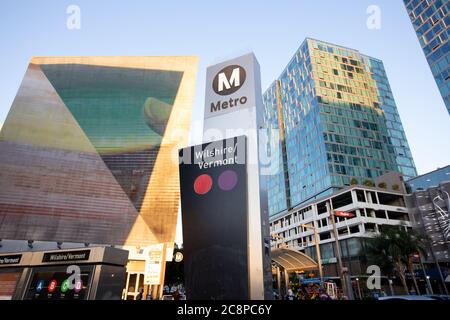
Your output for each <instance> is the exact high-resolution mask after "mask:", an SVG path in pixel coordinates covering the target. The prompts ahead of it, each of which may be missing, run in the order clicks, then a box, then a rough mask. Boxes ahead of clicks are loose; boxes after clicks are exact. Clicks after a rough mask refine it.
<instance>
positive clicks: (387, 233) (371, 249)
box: [362, 226, 428, 294]
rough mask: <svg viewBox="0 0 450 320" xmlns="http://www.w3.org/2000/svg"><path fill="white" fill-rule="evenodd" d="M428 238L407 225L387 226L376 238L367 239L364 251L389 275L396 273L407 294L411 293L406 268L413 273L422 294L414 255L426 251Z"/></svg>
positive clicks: (415, 282) (371, 260) (370, 260)
mask: <svg viewBox="0 0 450 320" xmlns="http://www.w3.org/2000/svg"><path fill="white" fill-rule="evenodd" d="M427 243H428V239H427V238H426V237H423V236H421V235H420V234H418V233H417V232H416V231H414V230H407V229H406V228H405V226H401V227H392V226H385V227H383V229H382V230H381V232H380V233H378V234H377V235H376V236H375V237H374V238H370V239H367V241H366V244H365V246H364V250H363V252H362V254H363V255H365V256H366V259H367V260H368V261H369V262H370V263H373V264H376V265H378V266H379V267H380V269H381V270H382V271H383V272H384V273H387V274H389V275H393V274H394V273H396V274H397V275H398V277H399V278H400V281H401V283H402V285H403V288H404V290H405V293H406V294H409V290H408V285H407V283H406V274H405V269H408V271H409V272H410V273H411V277H412V279H413V282H414V286H415V288H416V291H417V293H418V294H420V291H419V287H418V285H417V279H416V276H415V273H414V268H413V256H414V254H415V253H417V252H421V253H422V254H423V253H425V251H426V248H427Z"/></svg>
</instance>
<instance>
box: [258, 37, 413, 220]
mask: <svg viewBox="0 0 450 320" xmlns="http://www.w3.org/2000/svg"><path fill="white" fill-rule="evenodd" d="M277 82H278V83H279V90H278V92H277V85H276V84H277ZM277 96H278V97H279V99H280V101H278V100H277ZM263 99H264V104H265V109H266V112H265V116H266V124H267V127H268V128H269V130H273V129H276V128H279V127H280V126H279V119H278V118H277V117H278V115H279V113H277V112H276V111H275V110H276V109H275V108H276V106H277V104H278V102H281V107H282V113H281V115H282V117H283V121H282V123H283V126H282V135H283V134H284V137H285V145H286V148H285V149H286V151H285V157H284V159H285V160H286V163H285V168H286V170H287V175H286V174H283V173H278V176H277V178H276V179H269V180H270V182H269V188H268V189H269V213H270V214H271V215H274V214H277V213H279V212H281V211H283V210H285V209H286V208H287V207H295V206H297V205H299V204H303V203H306V202H308V201H312V200H314V199H317V198H319V197H322V196H325V195H328V194H331V193H332V192H333V191H336V190H337V189H339V188H341V187H342V186H344V185H350V184H356V183H360V184H362V183H364V182H366V181H367V180H371V181H373V179H374V178H376V177H377V176H380V175H382V174H383V173H385V172H386V171H399V172H402V173H403V174H404V175H405V177H406V178H411V177H414V176H415V175H416V170H415V166H414V163H413V160H412V157H411V152H410V150H409V147H408V143H407V141H406V137H405V134H404V131H403V127H402V125H401V121H400V118H399V116H398V112H397V108H396V105H395V102H394V99H393V96H392V92H391V89H390V86H389V83H388V80H387V77H386V72H385V70H384V67H383V64H382V62H381V61H380V60H377V59H374V58H371V57H368V56H365V55H362V54H360V53H359V52H358V51H356V50H352V49H348V48H344V47H340V46H336V45H332V44H329V43H325V42H322V41H317V40H313V39H306V40H305V41H304V42H303V44H302V45H301V46H300V48H299V50H298V51H297V52H296V53H295V55H294V57H293V58H292V59H291V61H290V62H289V64H288V66H287V67H286V69H285V70H284V71H283V72H282V74H281V76H280V77H279V79H278V80H277V81H275V82H274V83H273V84H272V85H271V86H270V88H269V89H268V90H267V91H266V92H265V93H264V95H263ZM280 150H283V149H280ZM282 176H284V177H288V180H289V181H288V187H287V188H286V187H285V188H284V189H283V188H280V187H276V186H275V185H276V184H277V183H278V182H279V181H280V178H281V177H282ZM287 199H289V200H290V203H287V201H286V200H287Z"/></svg>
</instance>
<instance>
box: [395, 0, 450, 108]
mask: <svg viewBox="0 0 450 320" xmlns="http://www.w3.org/2000/svg"><path fill="white" fill-rule="evenodd" d="M403 2H404V3H405V6H406V10H407V11H408V14H409V18H410V19H411V22H412V24H413V26H414V30H415V31H416V34H417V37H418V38H419V42H420V45H421V47H422V49H423V52H424V53H425V56H426V58H427V60H428V64H429V65H430V68H431V72H432V73H433V76H434V79H435V80H436V83H437V85H438V87H439V90H440V92H441V95H442V98H443V99H444V102H445V106H446V107H447V110H448V112H449V113H450V53H449V51H450V46H449V43H448V36H449V33H450V30H449V26H450V16H449V14H448V12H449V9H450V1H448V0H403Z"/></svg>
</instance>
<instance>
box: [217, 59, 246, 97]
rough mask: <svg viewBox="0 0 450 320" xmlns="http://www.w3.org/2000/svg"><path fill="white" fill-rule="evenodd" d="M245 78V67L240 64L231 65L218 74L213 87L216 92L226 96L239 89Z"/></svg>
mask: <svg viewBox="0 0 450 320" xmlns="http://www.w3.org/2000/svg"><path fill="white" fill-rule="evenodd" d="M245 79H246V72H245V69H244V68H243V67H241V66H238V65H231V66H228V67H225V68H223V69H222V70H220V71H219V72H218V73H217V74H216V76H215V77H214V79H213V83H212V87H213V90H214V92H215V93H217V94H220V95H221V96H226V95H230V94H232V93H234V92H236V91H238V90H239V89H240V88H241V87H242V85H243V84H244V82H245Z"/></svg>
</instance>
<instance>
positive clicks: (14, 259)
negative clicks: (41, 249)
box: [0, 254, 22, 266]
mask: <svg viewBox="0 0 450 320" xmlns="http://www.w3.org/2000/svg"><path fill="white" fill-rule="evenodd" d="M21 259H22V255H21V254H12V255H7V256H0V266H5V265H11V264H18V263H20V260H21Z"/></svg>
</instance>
